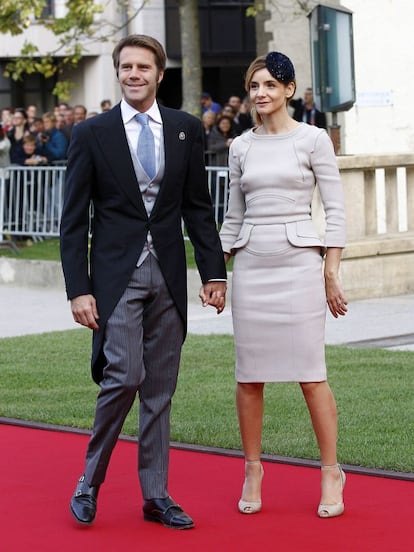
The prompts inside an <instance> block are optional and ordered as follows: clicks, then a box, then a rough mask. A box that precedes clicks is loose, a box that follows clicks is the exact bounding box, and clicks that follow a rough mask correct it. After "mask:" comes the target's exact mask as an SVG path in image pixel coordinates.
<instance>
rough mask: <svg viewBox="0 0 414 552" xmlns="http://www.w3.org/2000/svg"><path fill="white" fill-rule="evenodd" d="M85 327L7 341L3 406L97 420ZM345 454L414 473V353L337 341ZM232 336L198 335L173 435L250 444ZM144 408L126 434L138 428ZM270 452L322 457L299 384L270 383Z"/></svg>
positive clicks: (356, 461) (188, 353)
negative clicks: (241, 418)
mask: <svg viewBox="0 0 414 552" xmlns="http://www.w3.org/2000/svg"><path fill="white" fill-rule="evenodd" d="M90 338H91V336H90V332H89V331H88V330H85V329H79V330H71V331H66V332H53V333H47V334H41V335H32V336H24V337H15V338H3V339H1V340H0V374H1V378H0V415H1V416H5V417H11V418H18V419H23V420H32V421H38V422H45V423H51V424H57V425H65V426H72V427H79V428H90V427H91V423H92V420H93V415H94V404H95V397H96V393H97V390H98V387H97V386H96V385H95V384H94V383H92V381H91V379H90V374H89V353H90ZM327 363H328V369H329V377H330V383H331V386H332V388H333V390H334V392H335V395H336V398H337V403H338V409H339V419H340V432H339V443H338V445H339V458H340V461H341V462H344V463H349V464H353V465H361V466H366V467H375V468H383V469H391V470H397V471H405V472H411V473H412V472H414V439H413V428H414V409H413V367H414V352H409V351H385V350H382V349H351V348H346V347H327ZM233 364H234V354H233V343H232V337H231V336H194V335H190V336H188V339H187V341H186V343H185V346H184V350H183V359H182V367H181V372H180V377H179V383H178V389H177V392H176V395H175V398H174V405H173V414H172V435H171V438H172V440H173V441H179V442H184V443H194V444H200V445H207V446H214V447H222V448H228V449H235V450H240V439H239V434H238V427H237V418H236V410H235V405H234V389H235V383H234V374H233ZM136 428H137V409H136V407H134V409H133V410H132V411H131V413H130V415H129V416H128V418H127V420H126V422H125V426H124V430H123V431H124V433H125V434H129V435H135V434H136ZM263 451H264V452H266V453H269V454H278V455H283V456H291V457H296V458H307V459H317V458H318V451H317V447H316V444H315V440H314V436H313V432H312V429H311V425H310V421H309V416H308V413H307V410H306V407H305V404H304V401H303V398H302V394H301V392H300V388H299V386H298V385H297V384H272V385H268V386H267V387H266V409H265V427H264V436H263Z"/></svg>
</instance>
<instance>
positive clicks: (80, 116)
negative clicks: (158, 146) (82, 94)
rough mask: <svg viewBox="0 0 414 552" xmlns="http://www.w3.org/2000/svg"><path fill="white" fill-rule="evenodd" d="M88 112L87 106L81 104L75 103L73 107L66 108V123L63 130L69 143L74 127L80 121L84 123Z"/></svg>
mask: <svg viewBox="0 0 414 552" xmlns="http://www.w3.org/2000/svg"><path fill="white" fill-rule="evenodd" d="M87 113H88V111H87V109H86V107H85V106H84V105H81V104H78V105H75V107H73V109H72V108H68V109H66V111H65V118H66V124H65V126H64V127H63V129H62V132H63V134H64V135H65V138H66V140H67V142H68V143H70V139H71V136H72V132H73V128H74V127H75V126H76V125H78V124H79V123H82V122H83V121H85V120H86V116H87Z"/></svg>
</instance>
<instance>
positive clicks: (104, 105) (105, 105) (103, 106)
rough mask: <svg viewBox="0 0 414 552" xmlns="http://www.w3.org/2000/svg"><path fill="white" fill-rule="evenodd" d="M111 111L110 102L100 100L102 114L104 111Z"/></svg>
mask: <svg viewBox="0 0 414 552" xmlns="http://www.w3.org/2000/svg"><path fill="white" fill-rule="evenodd" d="M110 109H112V102H111V100H102V101H101V111H102V113H104V112H105V111H109V110H110Z"/></svg>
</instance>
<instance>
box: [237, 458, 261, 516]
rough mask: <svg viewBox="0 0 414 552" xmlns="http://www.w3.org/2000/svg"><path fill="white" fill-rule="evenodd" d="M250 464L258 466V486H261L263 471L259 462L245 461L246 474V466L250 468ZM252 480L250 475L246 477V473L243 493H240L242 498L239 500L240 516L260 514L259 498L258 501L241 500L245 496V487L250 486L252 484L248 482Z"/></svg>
mask: <svg viewBox="0 0 414 552" xmlns="http://www.w3.org/2000/svg"><path fill="white" fill-rule="evenodd" d="M252 464H260V475H259V477H260V482H259V483H260V486H261V484H262V479H263V475H264V469H263V466H262V464H261V462H260V460H246V463H245V472H247V466H250V465H252ZM251 479H252V475H249V476H248V475H247V473H246V476H245V480H244V484H243V492H242V497H241V499H240V500H239V512H241V513H242V514H256V513H257V512H260V510H261V509H262V500H261V498H259V500H253V501H252V500H244V499H243V496H245V493H246V491H247V486H248V485H249V484H250V485H252V483H249V480H250V481H251Z"/></svg>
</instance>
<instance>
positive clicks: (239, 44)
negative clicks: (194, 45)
mask: <svg viewBox="0 0 414 552" xmlns="http://www.w3.org/2000/svg"><path fill="white" fill-rule="evenodd" d="M252 5H253V2H252V1H247V0H244V1H243V0H241V1H240V0H238V1H235V0H228V1H221V2H220V1H218V0H199V2H198V11H199V20H200V42H201V56H202V59H203V63H208V62H209V60H210V61H213V59H214V61H216V60H217V59H218V58H219V57H221V62H222V60H223V56H227V57H228V58H229V62H230V58H231V59H232V60H233V61H234V60H235V59H251V58H252V57H254V56H255V52H256V35H255V20H254V18H253V17H247V16H246V9H247V8H248V7H249V6H252ZM165 8H166V9H165V13H166V50H167V55H168V57H169V58H171V59H180V58H181V44H180V31H179V29H180V19H179V10H178V2H177V0H166V2H165Z"/></svg>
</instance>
